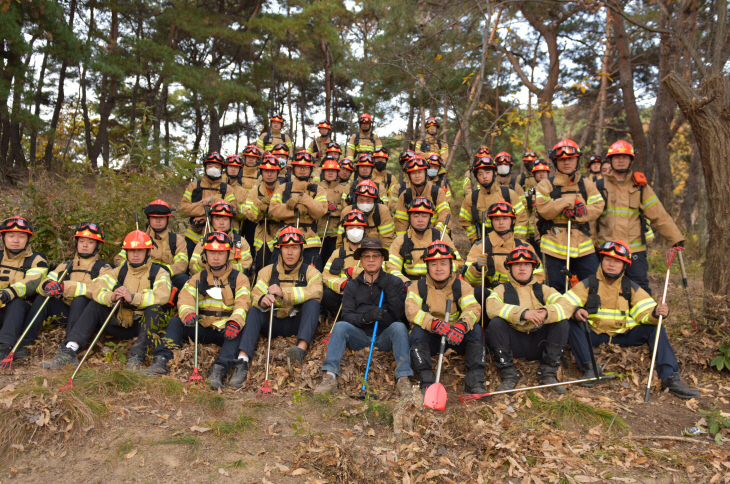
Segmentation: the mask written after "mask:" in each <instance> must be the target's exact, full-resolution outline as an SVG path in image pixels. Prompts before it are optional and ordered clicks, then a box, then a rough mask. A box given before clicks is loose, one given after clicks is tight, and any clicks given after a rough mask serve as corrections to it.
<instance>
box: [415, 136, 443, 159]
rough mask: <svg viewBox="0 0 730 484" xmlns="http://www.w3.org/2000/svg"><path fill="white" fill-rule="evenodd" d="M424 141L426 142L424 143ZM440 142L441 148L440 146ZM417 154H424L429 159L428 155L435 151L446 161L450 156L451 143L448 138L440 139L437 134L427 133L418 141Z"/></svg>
mask: <svg viewBox="0 0 730 484" xmlns="http://www.w3.org/2000/svg"><path fill="white" fill-rule="evenodd" d="M424 141H425V142H426V143H425V144H424ZM439 144H440V145H441V148H439ZM415 151H416V154H417V155H418V156H422V157H424V158H426V159H427V160H428V157H429V156H430V155H432V154H434V153H436V154H437V155H440V156H441V159H442V160H444V162H446V160H447V159H448V158H449V144H448V143H447V142H446V140H443V139H442V140H440V139H439V138H438V137H437V136H434V135H430V134H428V133H426V138H425V139H424V138H421V139H419V140H418V141H416V150H415Z"/></svg>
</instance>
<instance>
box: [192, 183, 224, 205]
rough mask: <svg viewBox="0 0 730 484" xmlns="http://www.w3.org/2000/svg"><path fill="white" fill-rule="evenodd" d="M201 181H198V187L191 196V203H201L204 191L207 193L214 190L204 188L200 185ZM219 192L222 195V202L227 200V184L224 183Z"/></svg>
mask: <svg viewBox="0 0 730 484" xmlns="http://www.w3.org/2000/svg"><path fill="white" fill-rule="evenodd" d="M201 181H202V180H201V179H199V180H198V183H197V185H196V187H195V188H193V192H192V193H191V194H190V201H191V202H193V203H197V202H199V201H201V200H202V199H203V192H204V191H206V190H207V191H210V190H212V188H203V187H202V186H201V185H200V182H201ZM218 191H219V192H220V194H221V199H222V200H225V199H226V192H227V191H228V185H226V184H225V183H222V182H221V184H220V186H219V187H218Z"/></svg>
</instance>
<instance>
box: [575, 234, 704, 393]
mask: <svg viewBox="0 0 730 484" xmlns="http://www.w3.org/2000/svg"><path fill="white" fill-rule="evenodd" d="M598 253H599V256H600V258H601V264H600V266H599V268H598V272H597V273H596V274H594V275H591V276H589V277H588V278H587V279H584V280H582V281H581V282H579V283H578V284H576V285H575V286H574V287H573V288H572V289H571V290H570V291H568V292H567V293H565V297H564V299H565V302H566V303H567V307H566V309H567V311H568V314H572V315H573V319H572V320H571V321H570V335H569V337H568V338H569V339H568V340H569V341H570V347H571V349H572V350H573V354H574V355H575V359H576V362H577V363H578V366H579V367H580V369H581V370H584V371H585V373H584V375H583V378H584V379H586V378H595V377H596V375H595V373H594V370H593V368H592V366H591V364H590V361H591V360H590V353H589V350H590V348H589V347H588V339H587V338H586V335H585V333H586V331H587V332H588V334H589V336H590V339H591V343H592V344H593V346H600V345H602V344H603V343H613V344H615V345H618V346H621V347H628V346H641V345H648V346H649V348H650V349H652V350H653V349H654V341H655V340H656V331H657V323H658V322H659V316H663V317H664V318H666V317H667V316H669V306H668V305H667V304H666V303H660V304H657V303H656V302H655V301H654V299H652V298H651V296H650V295H649V294H648V293H647V292H646V291H645V290H644V289H642V288H641V287H640V286H639V285H638V284H637V283H635V282H634V281H632V280H630V279H629V278H628V277H627V276H626V274H625V271H626V268H627V267H628V266H629V265H630V264H631V262H632V259H631V250H630V249H629V246H628V245H627V244H626V243H625V242H623V241H621V240H617V241H611V242H605V243H604V244H602V245H601V246H600V247H599V249H598ZM586 323H587V324H586ZM598 371H599V372H600V367H599V370H598ZM656 372H657V375H658V376H659V378H661V380H662V390H665V389H668V390H669V393H671V394H672V395H675V396H677V397H679V398H684V399H689V398H698V397H699V396H700V392H698V391H697V390H693V389H691V388H688V387H686V386H685V385H684V384H683V383H682V381H681V380H680V378H679V366H678V364H677V357H676V356H675V355H674V350H673V349H672V346H671V344H670V343H669V338H668V337H667V333H666V331H665V330H664V326H662V327H661V330H660V333H659V346H658V348H657V352H656ZM596 383H598V382H597V381H595V380H594V381H587V382H584V383H579V385H582V386H586V387H592V386H595V385H596Z"/></svg>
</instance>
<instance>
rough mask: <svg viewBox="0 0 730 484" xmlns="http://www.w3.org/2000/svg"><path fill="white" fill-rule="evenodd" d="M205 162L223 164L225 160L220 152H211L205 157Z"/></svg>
mask: <svg viewBox="0 0 730 484" xmlns="http://www.w3.org/2000/svg"><path fill="white" fill-rule="evenodd" d="M203 163H220V164H221V165H223V164H225V161H223V157H222V156H221V155H220V154H219V153H211V154H209V155H208V156H207V157H206V158H205V161H204V162H203Z"/></svg>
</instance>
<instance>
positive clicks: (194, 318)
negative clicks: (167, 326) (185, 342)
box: [183, 313, 198, 328]
mask: <svg viewBox="0 0 730 484" xmlns="http://www.w3.org/2000/svg"><path fill="white" fill-rule="evenodd" d="M197 322H198V315H197V314H195V313H190V314H188V315H187V316H185V319H183V323H184V324H185V326H187V327H188V328H190V327H192V326H195V323H197Z"/></svg>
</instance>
